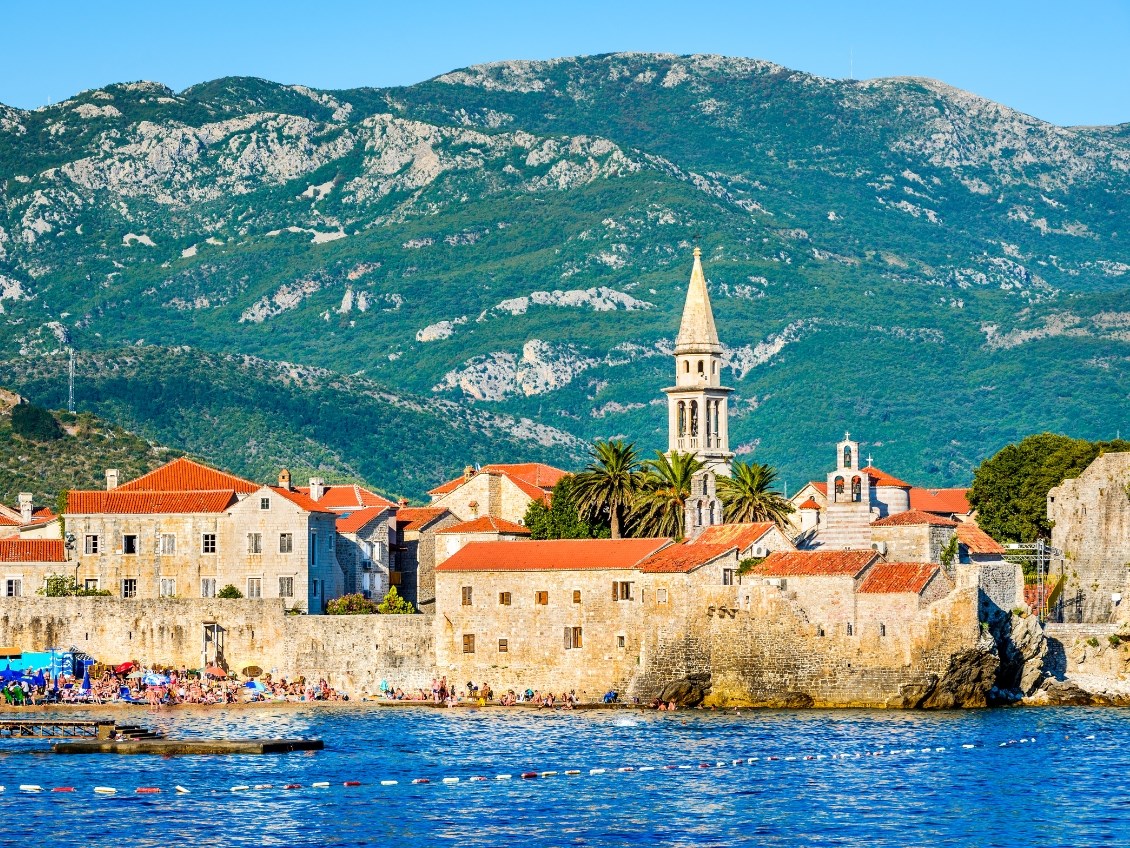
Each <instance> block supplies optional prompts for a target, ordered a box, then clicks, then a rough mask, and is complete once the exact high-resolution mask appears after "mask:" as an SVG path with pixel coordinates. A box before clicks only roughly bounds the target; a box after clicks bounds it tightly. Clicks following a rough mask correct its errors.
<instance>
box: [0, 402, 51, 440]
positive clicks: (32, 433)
mask: <svg viewBox="0 0 1130 848" xmlns="http://www.w3.org/2000/svg"><path fill="white" fill-rule="evenodd" d="M12 432H13V433H15V434H16V435H17V436H23V437H24V438H25V439H31V440H32V441H33V442H53V441H54V440H55V439H61V438H63V435H64V433H63V428H62V427H60V426H59V422H58V421H56V420H55V416H54V415H52V414H51V413H50V412H48V411H47V410H46V409H44V408H43V407H42V406H36V405H35V404H33V403H27V402H24V403H19V404H16V405H15V406H14V407H12Z"/></svg>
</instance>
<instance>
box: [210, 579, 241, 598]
mask: <svg viewBox="0 0 1130 848" xmlns="http://www.w3.org/2000/svg"><path fill="white" fill-rule="evenodd" d="M216 597H217V598H224V599H225V600H230V601H234V600H235V599H236V598H242V597H243V592H241V591H239V589H237V588H235V586H233V585H232V584H231V583H229V584H228V585H227V586H225V587H224V588H223V589H221V590H220V591H218V592H217V593H216Z"/></svg>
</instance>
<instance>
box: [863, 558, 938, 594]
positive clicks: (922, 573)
mask: <svg viewBox="0 0 1130 848" xmlns="http://www.w3.org/2000/svg"><path fill="white" fill-rule="evenodd" d="M937 573H938V566H936V565H934V563H932V562H926V563H921V562H877V563H875V565H873V566H872V567H871V570H870V571H868V572H867V576H866V577H864V578H863V582H862V583H860V584H859V591H860V592H865V593H867V594H874V595H878V594H887V593H891V592H910V593H912V594H915V595H919V594H921V593H922V590H923V589H925V588H926V584H927V583H929V582H930V580H932V579H933V577H934V575H935V574H937Z"/></svg>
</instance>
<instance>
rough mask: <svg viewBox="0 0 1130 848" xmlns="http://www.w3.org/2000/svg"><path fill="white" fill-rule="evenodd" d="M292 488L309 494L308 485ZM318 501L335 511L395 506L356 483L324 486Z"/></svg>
mask: <svg viewBox="0 0 1130 848" xmlns="http://www.w3.org/2000/svg"><path fill="white" fill-rule="evenodd" d="M294 489H295V491H298V492H301V493H302V494H304V495H309V494H310V487H309V486H295V487H294ZM318 503H319V504H321V505H322V506H323V507H325V508H326V509H330V510H334V511H335V512H337V511H339V510H355V509H362V508H364V507H370V506H379V507H390V506H395V504H394V503H393V502H392V501H390V500H389V499H388V498H386V497H382V496H381V495H378V494H377V493H376V492H371V491H369V490H368V489H365V488H362V487H361V486H358V485H357V484H356V483H353V484H350V485H343V486H326V487H325V491H324V492H323V493H322V496H321V497H320V498H318Z"/></svg>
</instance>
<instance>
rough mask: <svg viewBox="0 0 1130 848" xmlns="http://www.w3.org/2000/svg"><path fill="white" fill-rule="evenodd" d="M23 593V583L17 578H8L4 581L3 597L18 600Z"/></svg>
mask: <svg viewBox="0 0 1130 848" xmlns="http://www.w3.org/2000/svg"><path fill="white" fill-rule="evenodd" d="M23 593H24V581H23V580H22V579H21V578H18V577H9V578H8V579H7V580H5V581H4V596H5V597H8V598H19V597H21V596H22V595H23Z"/></svg>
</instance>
